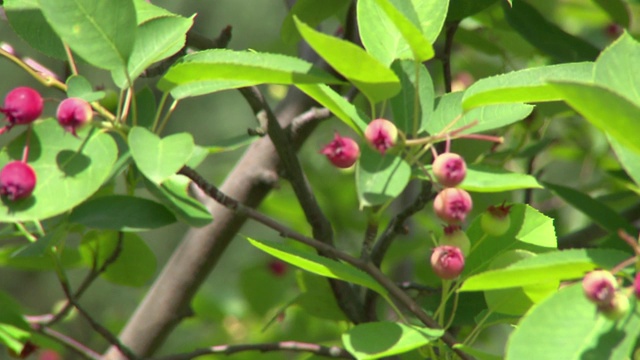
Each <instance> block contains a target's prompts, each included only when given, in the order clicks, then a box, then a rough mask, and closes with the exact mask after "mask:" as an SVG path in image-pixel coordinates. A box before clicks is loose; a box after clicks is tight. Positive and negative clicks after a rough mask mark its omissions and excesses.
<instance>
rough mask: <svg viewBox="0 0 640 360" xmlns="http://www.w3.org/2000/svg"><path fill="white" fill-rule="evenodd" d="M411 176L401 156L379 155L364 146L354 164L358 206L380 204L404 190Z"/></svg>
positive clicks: (409, 168)
mask: <svg viewBox="0 0 640 360" xmlns="http://www.w3.org/2000/svg"><path fill="white" fill-rule="evenodd" d="M410 178H411V166H409V164H408V163H407V162H406V161H404V160H403V159H402V158H401V157H399V156H395V155H392V154H385V155H380V153H378V152H377V151H375V150H373V149H370V148H369V147H367V146H365V147H363V148H362V152H361V154H360V160H359V161H358V164H357V166H356V189H357V192H358V199H359V200H360V207H361V208H362V207H365V206H375V205H381V204H383V203H385V202H387V201H389V200H392V199H394V198H395V197H396V196H398V195H400V193H401V192H402V191H403V190H404V188H405V187H406V186H407V184H408V183H409V179H410Z"/></svg>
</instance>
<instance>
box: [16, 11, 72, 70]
mask: <svg viewBox="0 0 640 360" xmlns="http://www.w3.org/2000/svg"><path fill="white" fill-rule="evenodd" d="M38 2H39V1H38V0H5V1H4V10H5V13H6V14H7V20H9V24H10V25H11V28H13V31H15V32H16V34H18V36H20V37H21V38H22V39H23V40H24V41H26V42H27V43H28V44H29V45H31V46H32V47H33V48H34V49H36V50H38V51H41V52H42V53H43V54H45V55H48V56H51V57H54V58H56V59H66V57H67V55H66V53H65V51H64V46H63V45H62V41H60V38H59V37H58V36H57V35H56V33H55V32H54V31H53V29H52V28H51V25H49V23H48V22H47V20H46V19H45V18H44V15H43V14H42V11H41V10H40V5H39V4H38Z"/></svg>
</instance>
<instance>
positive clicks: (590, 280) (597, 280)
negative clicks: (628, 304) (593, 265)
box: [582, 270, 618, 306]
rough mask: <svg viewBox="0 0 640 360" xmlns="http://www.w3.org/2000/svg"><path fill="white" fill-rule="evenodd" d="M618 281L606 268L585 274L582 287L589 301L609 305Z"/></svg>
mask: <svg viewBox="0 0 640 360" xmlns="http://www.w3.org/2000/svg"><path fill="white" fill-rule="evenodd" d="M617 287H618V282H617V281H616V278H615V277H614V276H613V274H612V273H611V272H609V271H606V270H595V271H592V272H590V273H588V274H587V275H585V276H584V278H583V279H582V289H583V290H584V294H585V295H586V297H587V299H589V301H591V302H593V303H595V304H597V305H601V306H602V305H609V304H611V302H612V301H613V298H614V295H615V293H616V288H617Z"/></svg>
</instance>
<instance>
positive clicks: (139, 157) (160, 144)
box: [128, 126, 194, 184]
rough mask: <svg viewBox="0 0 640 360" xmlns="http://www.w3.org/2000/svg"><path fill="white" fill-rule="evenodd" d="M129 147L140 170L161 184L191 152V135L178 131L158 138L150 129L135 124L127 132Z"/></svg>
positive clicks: (177, 168) (180, 165)
mask: <svg viewBox="0 0 640 360" xmlns="http://www.w3.org/2000/svg"><path fill="white" fill-rule="evenodd" d="M128 141H129V148H130V149H131V155H132V156H133V160H134V161H135V163H136V166H138V169H139V170H140V172H142V173H143V174H144V176H146V177H147V178H148V179H149V180H151V181H153V182H155V183H156V184H161V183H162V182H163V181H164V180H166V179H167V178H169V177H170V176H171V175H173V174H175V173H176V172H178V170H180V168H181V167H182V166H184V164H185V163H186V162H187V160H189V158H190V157H191V153H193V147H194V143H193V137H192V136H191V134H189V133H178V134H173V135H169V136H167V137H165V138H163V139H160V138H159V137H158V136H157V135H156V134H154V133H152V132H151V131H149V130H147V129H145V128H143V127H139V126H135V127H133V128H132V129H131V131H130V132H129V140H128Z"/></svg>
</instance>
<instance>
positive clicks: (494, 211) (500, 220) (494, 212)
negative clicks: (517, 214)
mask: <svg viewBox="0 0 640 360" xmlns="http://www.w3.org/2000/svg"><path fill="white" fill-rule="evenodd" d="M510 210H511V205H509V206H506V205H505V204H504V203H503V204H502V205H500V206H493V205H492V206H489V208H488V209H487V211H485V212H484V213H483V214H482V216H481V217H480V226H481V227H482V230H483V231H484V232H485V233H487V235H491V236H502V235H504V234H505V233H506V232H507V231H508V230H509V228H510V227H511V216H509V211H510Z"/></svg>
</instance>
